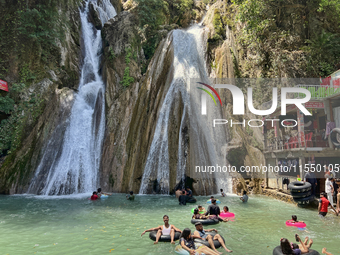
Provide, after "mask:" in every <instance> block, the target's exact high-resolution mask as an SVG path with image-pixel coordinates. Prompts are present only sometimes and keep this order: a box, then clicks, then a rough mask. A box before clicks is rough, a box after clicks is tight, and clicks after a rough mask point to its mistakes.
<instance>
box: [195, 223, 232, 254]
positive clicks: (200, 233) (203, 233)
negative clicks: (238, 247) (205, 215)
mask: <svg viewBox="0 0 340 255" xmlns="http://www.w3.org/2000/svg"><path fill="white" fill-rule="evenodd" d="M195 228H196V230H195V232H194V236H193V237H194V238H198V239H202V240H203V241H205V240H207V241H208V243H209V245H210V247H211V249H213V250H214V251H215V252H218V251H217V250H216V247H215V245H214V240H218V242H219V243H220V244H221V245H222V247H223V248H224V249H225V250H226V251H227V252H232V251H231V250H229V249H228V248H227V247H226V246H225V243H224V241H223V239H222V237H221V236H220V235H219V234H217V230H216V229H214V228H213V229H206V230H204V229H203V225H202V223H201V222H197V223H196V224H195ZM212 231H215V232H216V235H215V236H213V235H211V233H207V232H212ZM218 253H219V252H218ZM219 254H222V253H219Z"/></svg>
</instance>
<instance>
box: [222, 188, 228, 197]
mask: <svg viewBox="0 0 340 255" xmlns="http://www.w3.org/2000/svg"><path fill="white" fill-rule="evenodd" d="M220 191H221V195H222V197H226V196H227V195H226V194H225V193H224V192H223V189H220Z"/></svg>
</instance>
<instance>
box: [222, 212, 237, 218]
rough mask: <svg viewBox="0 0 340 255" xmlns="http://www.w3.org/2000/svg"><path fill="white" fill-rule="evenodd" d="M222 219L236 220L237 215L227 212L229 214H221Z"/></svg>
mask: <svg viewBox="0 0 340 255" xmlns="http://www.w3.org/2000/svg"><path fill="white" fill-rule="evenodd" d="M220 217H221V218H234V217H235V214H234V213H232V212H227V213H224V212H221V213H220Z"/></svg>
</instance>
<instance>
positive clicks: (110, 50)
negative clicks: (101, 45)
mask: <svg viewBox="0 0 340 255" xmlns="http://www.w3.org/2000/svg"><path fill="white" fill-rule="evenodd" d="M115 58H116V55H115V53H114V51H113V49H112V48H111V47H110V48H109V59H110V60H114V59H115Z"/></svg>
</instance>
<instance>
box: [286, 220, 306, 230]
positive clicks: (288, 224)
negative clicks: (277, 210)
mask: <svg viewBox="0 0 340 255" xmlns="http://www.w3.org/2000/svg"><path fill="white" fill-rule="evenodd" d="M286 226H288V227H297V228H305V227H306V226H307V225H306V223H304V222H296V223H293V221H292V220H287V221H286Z"/></svg>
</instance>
